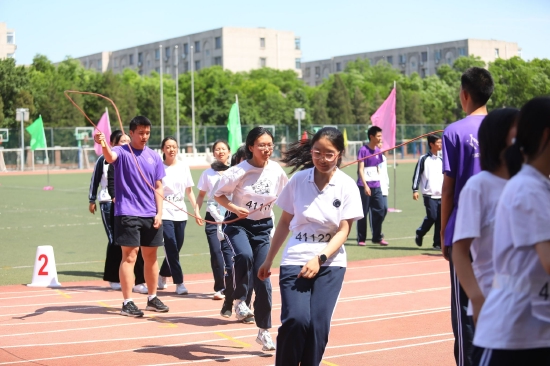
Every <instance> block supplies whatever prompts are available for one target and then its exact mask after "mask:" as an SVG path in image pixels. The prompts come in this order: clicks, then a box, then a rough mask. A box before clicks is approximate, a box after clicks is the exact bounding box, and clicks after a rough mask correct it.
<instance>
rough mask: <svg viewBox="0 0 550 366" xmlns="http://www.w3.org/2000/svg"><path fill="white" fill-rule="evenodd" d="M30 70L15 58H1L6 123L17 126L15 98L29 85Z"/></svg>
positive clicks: (1, 82)
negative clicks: (17, 62)
mask: <svg viewBox="0 0 550 366" xmlns="http://www.w3.org/2000/svg"><path fill="white" fill-rule="evenodd" d="M28 82H29V79H28V72H27V69H26V68H25V67H24V66H16V65H15V60H14V59H13V58H7V59H4V60H0V96H2V101H3V104H4V107H3V114H4V116H5V118H6V119H5V120H4V125H5V126H6V127H8V128H9V127H15V126H16V122H15V109H16V108H18V106H17V105H16V104H15V99H16V97H17V95H18V93H19V92H20V91H21V90H22V89H24V88H25V87H26V86H27V85H28Z"/></svg>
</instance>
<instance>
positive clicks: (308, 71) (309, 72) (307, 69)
mask: <svg viewBox="0 0 550 366" xmlns="http://www.w3.org/2000/svg"><path fill="white" fill-rule="evenodd" d="M309 75H311V68H309V67H306V71H305V73H304V77H306V78H308V77H309Z"/></svg>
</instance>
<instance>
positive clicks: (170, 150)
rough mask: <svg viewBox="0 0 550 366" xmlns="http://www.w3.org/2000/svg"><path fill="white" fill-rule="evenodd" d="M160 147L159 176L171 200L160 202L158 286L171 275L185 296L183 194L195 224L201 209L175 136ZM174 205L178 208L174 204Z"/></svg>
mask: <svg viewBox="0 0 550 366" xmlns="http://www.w3.org/2000/svg"><path fill="white" fill-rule="evenodd" d="M161 149H162V152H163V160H164V171H165V172H166V176H165V177H164V178H162V186H163V189H164V197H165V198H166V200H167V201H169V202H173V203H174V204H175V206H174V205H172V204H170V203H165V204H164V205H162V227H163V236H164V250H165V253H166V257H165V258H164V262H162V266H161V267H160V271H159V279H158V289H159V290H163V289H166V288H167V287H168V286H167V285H166V277H170V276H171V277H172V281H173V282H174V283H175V284H176V294H178V295H187V294H188V291H187V288H185V284H184V283H183V270H182V269H181V264H180V250H181V247H182V246H183V240H184V238H185V226H186V224H187V218H188V215H187V213H186V212H185V211H182V210H180V209H179V208H178V207H181V208H183V209H185V197H184V195H187V197H188V198H189V202H190V203H191V207H193V209H194V212H195V216H196V217H197V218H196V219H195V220H196V222H197V224H199V225H202V224H203V221H202V220H201V219H200V212H199V210H198V207H197V203H196V202H195V193H193V188H192V187H193V186H194V184H193V178H192V177H191V171H190V170H189V167H188V166H187V165H186V164H184V163H182V162H181V161H178V160H177V154H178V143H177V141H176V139H175V138H174V137H166V138H165V139H164V140H162V143H161ZM176 206H177V207H176Z"/></svg>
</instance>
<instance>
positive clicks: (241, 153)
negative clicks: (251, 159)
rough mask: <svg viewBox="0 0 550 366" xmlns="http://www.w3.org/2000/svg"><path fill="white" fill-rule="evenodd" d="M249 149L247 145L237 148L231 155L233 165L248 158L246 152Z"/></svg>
mask: <svg viewBox="0 0 550 366" xmlns="http://www.w3.org/2000/svg"><path fill="white" fill-rule="evenodd" d="M247 151H248V149H247V148H246V146H241V147H239V148H238V149H237V152H236V153H235V154H233V155H231V166H235V165H237V164H239V163H240V162H241V160H243V159H246V152H247Z"/></svg>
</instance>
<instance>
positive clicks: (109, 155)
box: [94, 130, 118, 164]
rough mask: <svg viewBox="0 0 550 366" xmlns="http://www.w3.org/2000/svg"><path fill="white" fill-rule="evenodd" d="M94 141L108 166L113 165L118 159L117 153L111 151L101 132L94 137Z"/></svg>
mask: <svg viewBox="0 0 550 366" xmlns="http://www.w3.org/2000/svg"><path fill="white" fill-rule="evenodd" d="M94 141H95V142H96V143H98V144H100V145H101V151H102V152H103V156H104V157H105V160H106V161H107V162H108V163H109V164H111V163H113V162H114V161H115V160H116V159H117V158H118V155H117V153H116V152H114V151H112V150H111V147H110V146H109V143H108V142H107V141H106V140H105V135H104V134H103V132H101V131H99V130H98V131H97V132H96V134H95V135H94Z"/></svg>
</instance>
